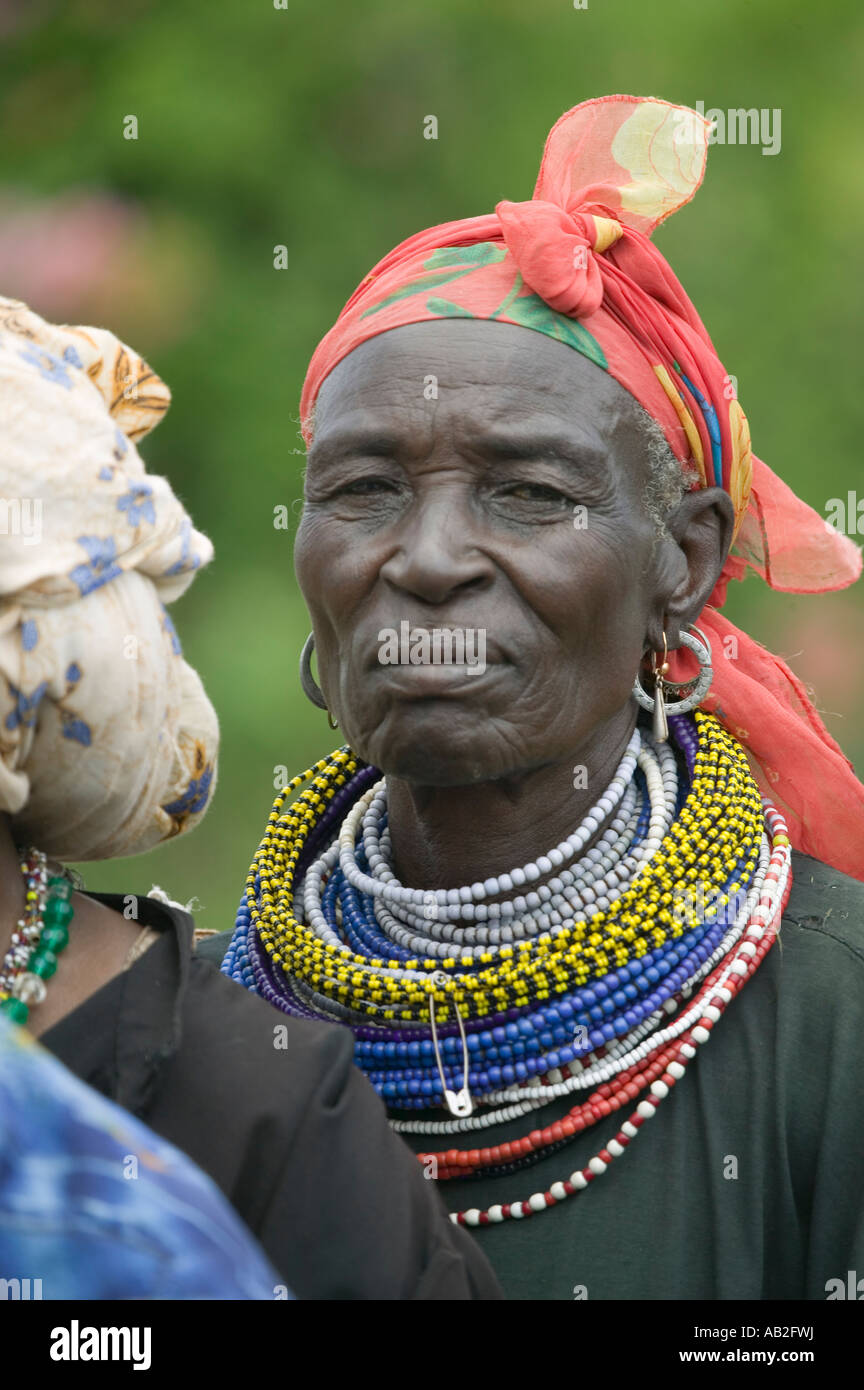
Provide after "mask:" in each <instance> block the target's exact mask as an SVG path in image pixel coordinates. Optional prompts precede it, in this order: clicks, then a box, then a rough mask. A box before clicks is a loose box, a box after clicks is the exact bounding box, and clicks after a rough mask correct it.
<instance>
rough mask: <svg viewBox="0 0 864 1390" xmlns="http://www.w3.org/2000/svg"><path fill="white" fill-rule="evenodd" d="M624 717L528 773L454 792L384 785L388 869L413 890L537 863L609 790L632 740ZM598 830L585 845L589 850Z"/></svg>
mask: <svg viewBox="0 0 864 1390" xmlns="http://www.w3.org/2000/svg"><path fill="white" fill-rule="evenodd" d="M634 727H635V719H634V716H633V713H632V711H631V710H629V709H628V708H627V707H626V706H625V708H624V710H623V712H622V714H621V715H618V716H616V717H615V718H614V719H613V720H611V721H610V722H609V724H608V725H605V726H604V728H603V729H602V731H600V732H599V733H598V731H596V730H595V731H594V732H593V733H592V735H591V738H590V740H587V741H586V746H585V747H584V748H581V749H579V748H577V749H575V750H573V751H572V752H571V753H569V754H568V755H567V757H566V758H563V759H561V760H560V761H557V762H554V763H549V764H547V765H545V766H543V767H540V768H536V769H533V770H532V771H530V772H527V773H520V774H518V775H514V776H513V777H503V778H498V779H496V780H495V781H491V782H480V783H477V784H476V785H469V786H459V787H435V786H418V785H417V784H416V783H409V782H405V781H402V780H400V779H398V778H390V777H388V779H387V788H388V797H387V800H388V825H389V829H390V841H391V846H392V859H393V868H394V872H395V873H396V876H397V878H398V879H399V880H400V881H401V882H402V883H405V884H408V885H410V886H411V887H412V888H421V889H427V888H458V887H460V886H461V885H462V884H470V883H474V882H476V881H480V882H481V883H482V881H483V880H484V879H486V878H489V877H490V876H492V875H497V874H500V873H506V872H508V871H509V870H510V869H512V868H514V867H517V866H520V865H522V864H525V863H527V862H529V861H531V860H534V859H537V858H538V856H539V855H541V854H545V853H546V852H547V850H548V849H549V848H550V847H551V846H552V845H556V844H558V843H559V841H561V840H564V839H566V838H567V836H568V835H570V834H572V833H573V831H574V830H575V829H576V827H577V826H578V825H579V824H580V822H581V821H582V820H583V818H584V817H585V816H586V815H587V814H588V812H589V811H590V810H591V808H592V807H593V806H595V805H596V803H597V802H598V801H599V799H600V797H601V796H602V795H603V794H604V792H605V791H606V788H607V787H608V785H609V783H610V782H611V780H612V778H613V777H614V776H615V772H616V769H617V767H618V765H619V763H620V761H621V759H622V757H623V756H624V752H625V750H626V748H627V744H628V743H629V741H630V738H631V736H632V734H633V729H634ZM603 828H604V827H602V826H601V827H600V829H599V830H598V831H597V833H596V835H594V836H592V838H591V840H589V841H588V842H587V843H586V846H585V848H586V849H588V848H590V846H591V845H592V844H593V843H594V841H595V839H598V838H599V837H600V835H601V834H602V833H603Z"/></svg>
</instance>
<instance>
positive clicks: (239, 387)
mask: <svg viewBox="0 0 864 1390" xmlns="http://www.w3.org/2000/svg"><path fill="white" fill-rule="evenodd" d="M862 70H864V16H862V14H861V12H860V6H859V4H858V0H834V2H833V3H823V4H820V5H818V6H814V5H812V4H811V3H810V2H809V0H725V3H724V4H722V5H701V4H696V3H694V0H655V3H652V4H648V3H646V0H588V6H587V8H586V9H575V8H574V6H573V4H572V0H531V3H530V4H529V3H526V0H496V3H480V0H436V2H435V3H434V4H429V3H425V4H421V3H419V0H362V3H360V4H358V3H356V0H328V3H326V4H323V3H321V0H288V8H287V9H276V8H275V7H274V4H273V3H272V0H206V3H205V0H125V3H124V4H123V5H122V6H120V5H118V4H117V3H116V0H70V2H68V3H54V2H53V0H27V3H26V4H24V3H10V2H9V0H0V93H2V96H0V103H2V104H0V292H2V293H4V294H8V295H12V296H14V297H17V298H22V299H25V300H26V301H28V302H29V303H30V305H31V306H32V307H33V308H34V309H36V310H37V311H38V312H39V313H41V314H43V315H44V316H45V317H47V318H49V319H54V320H58V321H66V322H79V323H98V324H103V325H104V326H106V327H110V328H111V329H113V330H114V332H116V333H117V334H118V335H119V336H120V337H122V338H124V339H126V340H127V341H128V342H129V343H131V344H132V345H133V346H134V347H135V348H136V349H137V350H138V351H139V352H141V353H142V354H143V355H144V356H145V357H146V358H148V359H149V361H150V362H151V364H152V365H153V367H154V368H155V369H156V371H158V372H159V374H160V375H161V376H163V377H164V378H165V380H166V381H167V382H168V383H169V385H170V386H171V388H172V391H173V393H174V404H173V406H172V408H171V411H170V414H169V416H168V418H167V420H166V421H165V423H164V424H163V425H162V426H161V427H160V428H159V429H158V430H157V431H156V433H155V434H154V435H153V436H152V437H151V438H149V439H147V440H146V441H145V442H144V446H143V448H142V453H143V455H144V457H145V459H146V461H147V464H148V467H149V468H150V470H151V471H152V472H160V473H164V474H166V475H167V476H168V477H169V478H170V480H171V482H172V483H173V485H174V487H175V489H176V491H177V492H178V493H179V494H180V495H181V497H182V498H183V500H184V501H185V503H186V504H187V506H188V508H189V510H190V511H191V513H192V515H193V517H194V519H195V522H196V524H197V525H198V526H199V527H200V528H201V529H202V530H203V531H205V532H207V533H208V534H209V535H210V536H211V537H212V538H213V541H214V543H215V547H216V560H215V562H214V564H213V565H212V566H211V567H210V569H209V570H207V571H205V572H204V573H203V574H202V575H201V576H200V577H199V578H198V579H197V580H196V583H195V585H194V586H193V588H192V590H191V591H190V592H189V594H188V595H187V596H186V597H185V598H184V599H183V600H182V601H181V602H180V603H179V604H178V605H175V607H174V609H173V610H172V611H173V616H174V619H175V622H176V623H177V627H178V630H179V632H180V635H181V637H182V639H183V644H184V649H185V653H186V656H187V658H188V659H189V660H190V661H191V662H192V664H193V665H195V666H196V667H197V668H198V670H199V671H200V672H201V674H202V676H203V678H204V680H205V683H206V685H207V687H208V690H209V692H210V695H211V697H212V699H213V701H214V703H215V705H216V707H217V710H218V711H219V714H220V718H221V721H222V730H223V746H222V757H221V767H220V777H219V786H218V790H217V794H216V798H215V802H214V804H213V807H212V809H211V811H210V814H209V816H208V818H207V820H206V821H205V823H204V824H203V825H202V826H201V828H200V829H198V830H197V831H196V832H195V833H194V834H193V835H191V836H189V837H188V838H181V839H179V840H177V841H176V842H174V843H172V844H170V845H168V846H165V847H164V848H162V849H160V850H158V851H155V852H154V853H152V854H150V855H148V856H146V857H145V858H138V859H137V860H128V861H127V860H118V861H115V862H113V863H111V864H104V865H100V866H98V867H97V866H93V865H90V866H86V867H85V874H86V878H87V883H88V886H89V887H92V888H101V889H105V890H111V889H114V890H124V891H130V892H146V891H147V890H148V889H149V888H150V886H151V884H152V883H154V882H156V883H158V884H160V885H162V887H164V888H165V889H166V891H167V892H168V893H169V894H170V895H171V896H172V897H173V898H175V899H179V900H181V901H184V902H185V901H187V900H188V899H191V898H193V897H197V899H198V900H199V902H200V904H201V909H202V910H201V911H200V912H199V914H198V923H199V925H201V926H205V927H214V928H219V929H222V928H224V927H226V926H228V925H230V924H231V922H232V920H233V913H234V908H235V905H236V902H237V900H238V897H239V894H240V891H241V888H242V885H243V881H244V877H245V872H246V868H247V866H248V863H249V860H250V858H251V855H252V853H253V851H254V849H255V846H256V844H257V842H258V839H259V836H260V833H261V830H262V828H263V826H264V823H265V821H266V817H267V813H268V810H269V808H270V804H271V801H272V799H273V795H274V790H273V779H274V769H275V768H276V767H278V766H281V765H285V766H287V767H288V769H289V770H290V772H291V773H293V772H295V771H297V770H300V769H301V768H303V767H306V766H307V765H308V764H309V763H310V762H312V761H313V760H314V759H316V758H318V757H320V756H321V755H322V754H323V753H325V752H326V751H328V750H329V749H330V748H331V747H334V746H335V745H336V741H337V740H338V737H339V736H338V735H333V734H331V733H330V731H329V730H328V728H327V722H326V717H325V716H324V714H323V713H321V712H320V711H317V710H315V709H314V708H313V707H312V706H310V705H309V704H307V703H306V701H305V700H304V698H303V696H302V695H301V693H300V690H299V685H298V680H297V659H298V655H299V651H300V647H301V645H302V642H303V639H304V637H305V635H306V633H307V631H308V628H309V624H308V621H307V618H306V615H305V610H304V606H303V603H302V600H301V598H300V596H299V593H298V590H297V585H296V582H295V580H294V575H293V567H292V558H291V549H292V540H293V530H287V531H286V530H276V529H274V526H273V511H274V507H276V506H278V505H280V504H284V505H286V506H288V508H289V513H290V514H291V516H292V517H294V518H296V514H297V510H298V507H299V498H300V496H301V490H302V468H303V452H302V441H301V439H300V435H299V431H298V408H297V402H298V398H299V393H300V386H301V383H302V379H303V374H304V370H305V366H306V363H307V361H308V358H309V356H310V354H311V352H312V350H313V349H314V347H315V344H316V342H317V341H318V339H319V337H320V336H321V335H322V334H323V333H324V332H325V331H326V329H327V328H328V327H329V326H330V324H331V322H332V320H333V319H334V317H335V315H336V314H337V313H338V311H339V309H340V308H341V306H342V304H343V302H344V301H345V299H346V298H347V297H348V295H349V294H350V293H351V291H352V290H353V288H354V286H355V284H356V283H357V281H358V280H359V279H360V278H361V277H362V276H363V275H364V274H365V273H366V271H367V270H368V269H369V267H370V266H371V265H372V264H373V263H374V262H375V261H376V260H378V259H379V258H380V256H381V255H383V254H384V253H385V252H386V251H387V250H389V248H390V247H391V246H392V245H393V244H395V243H396V242H397V241H398V240H400V239H401V238H402V237H404V236H406V235H408V234H410V233H411V232H414V231H416V230H418V229H420V228H421V227H424V226H427V225H430V224H432V223H435V222H440V221H445V220H449V219H451V218H457V217H463V216H469V215H473V214H475V213H479V212H487V211H489V210H491V209H492V208H493V207H494V205H495V203H496V202H497V201H498V200H499V199H500V198H503V197H506V198H511V199H514V200H518V199H521V198H526V197H529V196H530V194H531V191H532V188H533V184H534V179H535V176H536V172H537V167H538V163H539V159H540V154H541V151H542V147H543V142H544V139H545V136H546V133H547V131H548V129H549V127H550V126H551V125H552V123H553V122H554V121H555V119H556V118H557V117H558V116H559V115H560V114H561V112H562V111H563V110H565V109H566V108H567V107H569V106H572V105H574V104H575V103H577V102H579V101H582V100H585V99H586V98H588V97H592V96H598V95H603V94H605V93H607V92H633V93H637V94H640V95H656V96H661V97H664V98H666V99H669V100H672V101H676V102H683V103H687V104H689V105H695V104H696V103H697V101H699V100H701V101H702V102H704V105H705V107H706V108H707V107H719V108H721V109H723V110H727V109H729V108H738V107H757V108H763V107H767V108H772V109H773V108H775V107H779V108H780V109H781V111H782V148H781V150H780V152H779V153H778V154H777V155H775V156H766V155H763V154H762V152H761V149H760V147H759V146H758V145H719V144H717V145H714V146H713V147H712V149H711V151H710V153H709V162H708V173H707V176H706V182H705V185H704V186H703V189H702V191H701V192H700V193H699V195H698V196H697V198H696V200H695V202H694V203H693V204H691V205H690V206H689V207H688V208H686V209H685V210H684V211H682V212H681V213H680V214H679V215H678V216H676V217H675V218H673V219H672V220H671V221H670V222H669V223H667V224H666V226H664V227H663V228H661V230H660V232H659V233H658V235H657V243H658V245H659V246H660V248H661V250H662V251H663V253H664V254H665V255H666V256H667V257H668V259H669V260H670V262H671V264H672V265H673V267H674V268H675V270H676V272H677V274H678V275H679V277H680V278H681V280H682V282H683V284H684V285H685V287H686V288H687V290H688V292H689V294H690V296H691V298H692V299H693V300H694V302H695V304H696V306H697V308H698V309H699V311H700V313H701V314H702V317H703V319H704V320H705V322H706V324H707V325H708V328H709V330H710V332H711V333H712V335H713V337H714V341H715V343H716V345H717V348H718V351H719V353H720V356H721V358H722V360H723V361H724V363H725V365H726V367H727V369H728V370H729V371H730V372H731V373H733V374H734V375H735V376H736V377H737V380H738V390H739V394H740V397H741V400H742V403H743V405H744V408H745V410H746V412H747V414H748V417H749V419H750V423H751V428H752V433H753V444H754V449H755V451H756V453H757V454H759V455H760V457H762V458H764V459H765V460H766V461H767V462H768V463H769V464H770V465H771V466H772V467H773V468H774V470H775V471H777V472H779V473H780V474H781V475H782V476H783V477H784V478H785V479H786V480H787V481H788V482H789V483H790V484H791V485H792V487H794V488H795V490H796V491H798V492H799V493H800V494H801V495H802V496H803V497H804V498H805V499H806V500H807V501H808V502H810V503H811V505H812V506H814V507H815V508H816V509H817V510H818V511H820V512H821V513H822V514H825V510H826V505H827V502H828V500H829V499H830V498H832V497H844V498H845V496H846V493H847V491H848V490H849V489H855V488H856V487H857V488H858V489H859V491H860V494H861V496H862V497H864V479H862V469H861V463H860V453H859V437H860V432H861V396H862V392H861V386H860V379H859V370H860V366H859V364H860V352H859V332H860V324H861V321H862V315H861V309H862V303H861V298H862V285H864V278H862V275H861V270H860V266H861V249H860V248H861V243H862V236H864V184H862V177H861V170H862V159H861V146H862V101H861V95H860V91H861V72H862ZM128 115H135V116H136V117H137V118H138V123H139V135H138V139H137V140H136V141H132V140H126V139H124V138H123V122H124V117H126V116H128ZM427 115H435V116H437V118H438V123H439V129H438V139H437V140H426V139H424V138H423V123H424V117H426V116H427ZM277 245H285V246H287V248H288V267H287V269H284V270H276V269H274V265H273V253H274V246H277ZM862 594H864V590H862V592H861V593H859V592H858V591H856V590H853V591H852V592H851V593H845V594H837V595H829V596H826V597H824V598H812V597H811V598H795V597H789V596H783V595H777V594H773V593H770V592H769V591H767V590H766V589H765V587H764V586H763V585H761V584H760V582H759V581H758V580H756V579H751V580H749V581H747V582H746V583H745V584H743V585H733V586H732V592H731V593H730V597H729V600H728V602H727V605H726V609H725V612H726V613H727V614H728V615H729V617H730V618H731V619H732V620H733V621H734V622H737V623H738V624H739V625H741V626H744V627H746V628H747V630H748V631H750V632H751V633H752V634H753V635H754V636H756V637H757V638H758V639H759V640H761V641H762V642H764V643H765V644H766V645H768V646H770V647H771V648H772V649H773V650H774V651H777V652H779V653H781V654H782V655H783V656H785V657H786V659H787V660H789V662H790V664H791V665H792V667H793V668H794V669H795V670H796V671H797V672H798V673H799V674H800V675H801V676H802V677H803V678H804V679H805V680H807V681H808V682H810V683H811V684H812V685H813V686H814V687H815V691H816V697H817V706H818V708H819V709H820V710H822V711H823V714H824V717H825V719H826V722H827V724H828V726H829V728H830V729H831V730H832V732H833V733H834V735H835V737H837V738H838V739H839V741H840V742H841V744H842V745H843V747H844V749H845V751H846V752H847V754H848V755H849V756H850V757H851V758H852V759H853V760H854V761H856V765H857V767H858V770H859V774H860V772H861V771H862V769H864V724H862V719H861V715H862V711H864V602H862Z"/></svg>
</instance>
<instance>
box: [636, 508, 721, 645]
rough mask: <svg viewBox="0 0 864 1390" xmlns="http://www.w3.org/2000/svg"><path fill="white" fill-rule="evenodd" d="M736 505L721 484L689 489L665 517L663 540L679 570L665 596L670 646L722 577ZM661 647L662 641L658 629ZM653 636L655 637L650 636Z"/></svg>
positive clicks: (665, 613) (696, 616)
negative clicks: (673, 550)
mask: <svg viewBox="0 0 864 1390" xmlns="http://www.w3.org/2000/svg"><path fill="white" fill-rule="evenodd" d="M734 525H735V511H734V508H733V506H732V499H731V497H730V496H729V494H728V492H725V491H724V490H723V488H719V487H709V488H699V489H698V490H697V491H695V492H688V493H686V494H685V495H684V497H683V498H682V500H681V502H680V504H679V506H678V507H677V508H676V509H675V511H674V512H673V513H672V515H671V516H670V517H669V518H668V519H667V521H666V531H667V533H668V535H667V537H664V540H663V544H664V545H665V546H674V547H676V548H677V551H678V555H679V557H683V560H684V567H683V572H682V569H681V567H680V562H679V566H676V569H677V570H678V572H679V574H680V576H681V577H680V578H679V579H678V581H677V582H676V583H675V584H674V587H673V588H672V589H671V590H670V591H669V592H668V594H667V596H666V597H665V599H664V600H662V602H663V613H664V615H665V620H666V624H667V626H666V640H667V642H668V644H669V650H670V651H671V650H672V649H673V648H674V647H677V646H679V645H680V629H681V628H682V627H684V628H686V627H687V626H688V624H689V623H692V622H695V621H696V619H697V618H698V616H699V614H700V613H701V611H702V609H703V608H704V606H705V604H706V603H707V602H708V599H709V597H710V595H711V591H712V589H713V588H714V585H715V584H716V583H717V580H718V579H719V577H720V571H721V570H722V568H723V565H724V563H725V561H726V556H727V555H728V553H729V547H730V545H731V544H732V532H733V529H734ZM658 635H659V636H660V643H659V647H662V645H663V641H662V632H661V633H660V634H658ZM652 640H653V639H652Z"/></svg>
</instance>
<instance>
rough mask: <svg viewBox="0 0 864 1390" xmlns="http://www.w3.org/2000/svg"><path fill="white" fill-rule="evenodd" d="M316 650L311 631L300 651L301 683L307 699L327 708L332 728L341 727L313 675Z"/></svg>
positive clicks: (322, 707) (318, 706)
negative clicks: (313, 654)
mask: <svg viewBox="0 0 864 1390" xmlns="http://www.w3.org/2000/svg"><path fill="white" fill-rule="evenodd" d="M314 650H315V634H314V633H313V632H310V633H309V636H308V637H307V638H306V641H305V642H304V643H303V650H302V652H301V653H300V684H301V686H302V687H303V694H304V695H305V696H306V699H307V700H311V701H312V704H313V705H316V706H317V708H318V709H323V710H327V722H328V724H329V725H330V728H331V729H338V728H339V721H338V720H337V719H334V718H333V716H332V714H331V713H330V710H329V709H328V708H327V701H326V700H325V699H324V692H323V690H322V689H321V687H320V686H319V685H318V684H317V682H316V680H315V677H314V676H313V675H312V653H313V652H314Z"/></svg>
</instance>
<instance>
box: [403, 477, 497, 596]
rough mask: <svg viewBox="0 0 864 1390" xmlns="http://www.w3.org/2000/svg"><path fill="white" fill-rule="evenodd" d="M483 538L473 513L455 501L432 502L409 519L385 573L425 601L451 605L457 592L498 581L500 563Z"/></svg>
mask: <svg viewBox="0 0 864 1390" xmlns="http://www.w3.org/2000/svg"><path fill="white" fill-rule="evenodd" d="M479 541H480V537H479V534H478V523H477V522H476V521H474V520H473V519H472V518H471V517H470V515H468V514H466V513H465V512H464V511H463V510H462V509H460V508H459V507H457V506H454V504H453V501H452V500H450V501H447V500H445V499H443V498H439V499H437V500H435V501H432V500H430V501H428V502H427V503H425V504H423V505H418V506H416V507H412V509H411V514H410V515H409V516H406V517H405V520H404V523H403V525H402V526H401V527H400V531H399V534H398V536H397V538H396V546H395V547H394V550H393V553H392V554H391V555H390V556H389V558H388V559H387V560H386V561H385V562H384V564H383V565H382V566H381V569H380V571H379V573H380V574H381V576H382V578H383V579H385V580H387V581H388V582H389V583H390V584H392V585H393V586H394V587H395V588H397V589H401V590H402V591H403V592H404V593H410V594H412V595H413V596H414V597H415V598H419V599H422V600H423V601H424V602H425V603H438V604H440V603H445V602H447V601H448V600H449V599H450V597H451V595H452V594H454V593H455V592H456V591H462V590H465V589H469V588H470V589H482V588H485V587H487V586H488V585H489V584H491V583H492V581H493V578H494V573H495V566H494V563H493V561H492V560H491V558H490V557H489V556H488V555H487V554H486V553H485V552H484V550H483V549H481V547H480V544H479Z"/></svg>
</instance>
